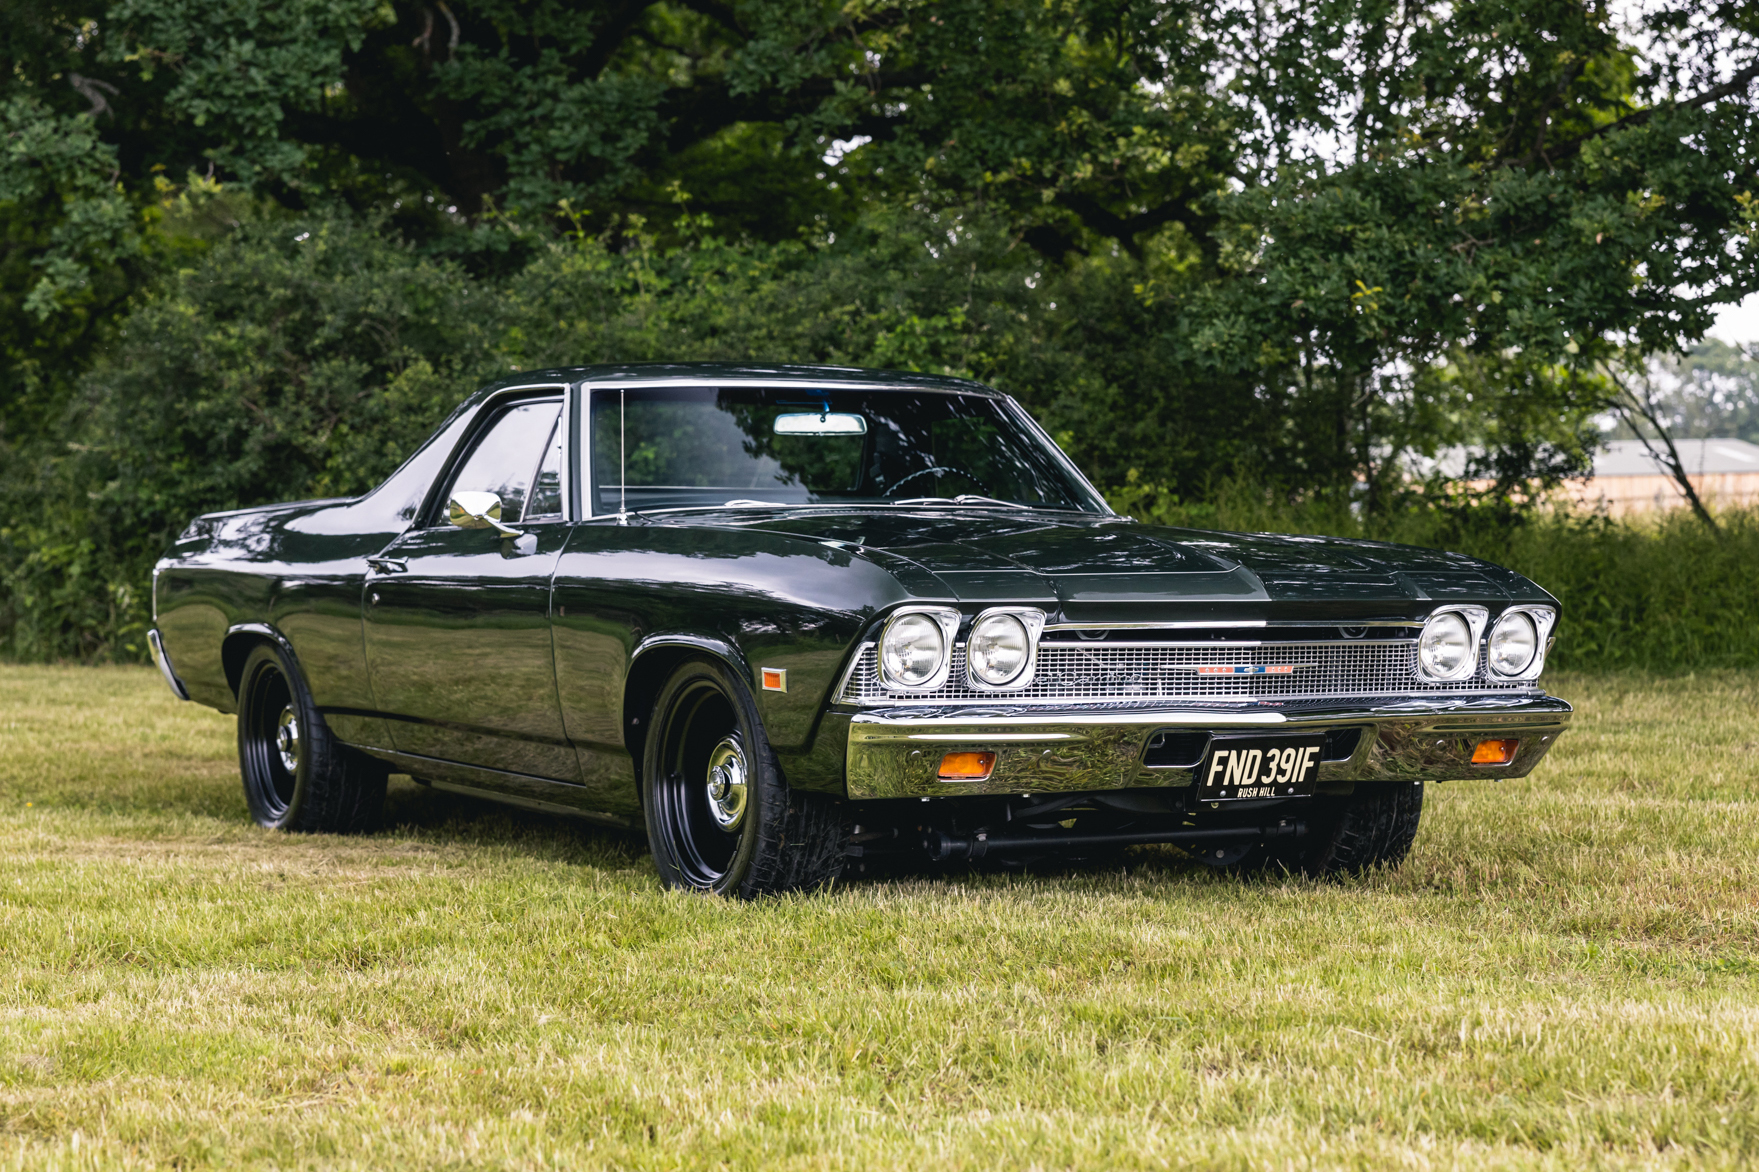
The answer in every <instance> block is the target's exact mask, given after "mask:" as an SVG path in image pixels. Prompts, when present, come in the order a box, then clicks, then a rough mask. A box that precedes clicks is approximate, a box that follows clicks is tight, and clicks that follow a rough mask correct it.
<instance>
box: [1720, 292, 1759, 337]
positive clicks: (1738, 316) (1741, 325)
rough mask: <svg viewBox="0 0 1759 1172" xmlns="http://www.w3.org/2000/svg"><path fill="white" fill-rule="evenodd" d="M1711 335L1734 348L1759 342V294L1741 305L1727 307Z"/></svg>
mask: <svg viewBox="0 0 1759 1172" xmlns="http://www.w3.org/2000/svg"><path fill="white" fill-rule="evenodd" d="M1710 334H1711V336H1712V337H1715V338H1721V339H1722V340H1723V341H1724V342H1727V343H1729V344H1730V345H1734V346H1741V345H1749V344H1751V343H1754V342H1759V293H1755V294H1753V295H1752V296H1751V297H1749V298H1747V299H1746V300H1745V301H1743V302H1741V303H1740V304H1739V305H1730V306H1727V307H1725V308H1724V309H1723V311H1722V312H1721V313H1719V314H1717V315H1716V324H1715V325H1714V326H1712V327H1710Z"/></svg>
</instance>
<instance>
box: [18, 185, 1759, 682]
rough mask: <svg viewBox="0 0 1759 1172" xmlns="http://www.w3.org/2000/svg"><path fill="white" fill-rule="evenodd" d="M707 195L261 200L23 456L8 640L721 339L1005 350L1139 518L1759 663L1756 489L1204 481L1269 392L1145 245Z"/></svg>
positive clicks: (134, 617)
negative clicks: (467, 202) (206, 538)
mask: <svg viewBox="0 0 1759 1172" xmlns="http://www.w3.org/2000/svg"><path fill="white" fill-rule="evenodd" d="M697 227H698V232H697V235H696V236H695V237H694V238H692V239H690V240H689V241H688V242H687V243H686V244H685V245H683V246H681V247H674V248H669V249H661V248H659V247H657V246H656V245H655V243H654V241H653V240H652V239H651V238H648V237H645V236H643V235H642V234H641V233H640V232H639V231H637V232H635V233H634V234H633V235H632V236H629V237H627V238H624V239H623V240H622V241H621V242H620V243H619V245H618V246H617V247H612V246H611V245H610V244H609V243H608V242H607V241H605V240H601V239H597V238H592V237H584V236H577V237H576V238H573V239H564V240H561V241H556V240H553V239H551V238H549V237H547V236H546V237H542V238H539V237H520V236H518V234H517V230H516V229H509V228H506V227H503V228H502V229H499V230H500V231H502V232H503V234H504V235H505V233H507V232H513V233H514V240H513V247H511V248H510V249H509V248H506V247H504V246H505V245H506V243H507V242H506V240H505V239H501V240H499V241H490V242H489V243H490V244H493V245H495V246H496V247H499V248H500V252H501V254H504V255H513V254H518V255H520V256H522V257H524V258H525V259H524V261H523V263H522V264H520V265H516V266H512V267H511V270H510V271H504V270H503V269H501V268H497V266H494V265H482V264H476V263H473V262H472V261H471V258H470V257H469V256H468V255H464V256H462V257H461V259H457V260H453V259H445V258H442V257H437V256H435V255H432V254H424V253H422V252H420V251H418V250H416V249H414V248H412V247H409V246H406V245H405V244H403V243H401V242H400V241H398V240H397V239H396V238H394V237H392V236H389V235H387V234H386V233H385V232H383V231H381V230H380V228H379V226H377V225H374V224H370V223H363V222H361V221H359V220H357V219H354V218H352V217H348V216H333V215H314V216H310V217H306V218H303V219H299V220H287V219H268V220H261V219H259V220H253V221H249V222H246V223H244V224H243V225H242V226H241V227H239V228H238V229H237V230H236V231H233V232H232V233H231V234H230V235H228V236H226V237H225V238H224V239H222V240H221V241H220V242H219V243H218V244H216V245H214V246H213V247H212V248H211V249H210V250H209V251H207V252H206V253H205V255H203V256H201V257H200V259H199V260H198V261H197V262H196V263H194V264H192V265H191V266H190V267H188V268H185V269H182V270H180V271H177V272H175V273H173V274H171V275H170V276H169V277H168V278H167V279H166V280H165V281H163V282H162V283H161V285H160V286H159V287H158V288H157V290H156V292H155V293H154V294H153V296H151V297H150V298H149V299H147V300H146V301H144V302H143V303H142V304H141V305H139V306H138V307H137V308H136V309H135V310H134V311H133V312H132V313H131V314H130V315H129V316H128V317H127V319H126V320H125V321H124V323H123V325H122V326H121V328H120V330H119V333H118V335H117V337H116V338H115V340H114V341H113V343H112V344H111V345H110V346H108V347H107V348H106V349H105V351H104V352H103V353H102V354H101V355H100V356H99V358H98V360H97V362H96V363H95V364H94V366H93V369H92V371H91V373H90V374H89V375H88V376H87V377H86V379H85V381H84V383H83V385H82V388H81V395H80V398H79V401H78V406H77V410H76V411H75V413H74V414H73V415H72V416H71V417H70V418H69V419H67V420H66V422H65V425H64V428H63V432H64V435H65V437H66V442H65V443H64V444H63V445H62V446H60V447H58V448H56V449H54V450H49V451H39V452H37V453H36V455H35V458H34V459H32V460H29V461H14V462H13V463H12V466H11V467H10V468H9V470H8V473H7V477H6V480H5V482H4V483H3V484H0V506H3V508H4V514H3V515H4V516H5V518H7V520H6V522H5V523H4V525H0V586H3V588H4V594H3V595H0V654H5V655H6V656H8V657H10V658H16V659H33V660H42V659H57V658H77V659H85V660H103V659H137V658H140V657H141V656H142V655H143V654H144V642H143V635H144V632H145V627H146V624H147V622H148V619H149V615H148V599H147V575H148V571H149V569H150V566H151V564H152V562H153V561H154V559H155V558H157V557H158V555H159V553H160V551H161V550H162V549H163V548H164V547H165V545H166V544H167V543H168V542H169V541H170V540H171V538H172V537H173V536H174V535H175V534H176V533H177V531H178V530H180V529H181V528H182V527H183V526H184V524H186V523H187V521H188V520H189V519H190V518H191V517H193V516H195V515H196V514H198V513H202V512H207V511H212V510H217V509H227V508H236V507H243V506H248V505H253V504H259V503H265V502H269V501H277V500H292V499H298V498H301V497H312V496H328V495H347V494H353V493H357V492H360V491H362V490H364V489H366V488H369V487H371V486H372V485H373V484H375V483H377V482H378V481H379V480H380V479H381V478H382V477H383V476H384V475H385V474H386V473H388V472H389V471H390V470H391V469H392V468H393V467H395V465H396V464H397V463H398V462H399V461H400V460H401V459H403V458H404V457H405V456H406V455H407V454H408V453H409V452H410V451H412V450H413V449H414V447H415V446H416V445H417V444H418V443H419V442H420V441H421V440H422V439H423V438H425V437H426V436H427V435H428V434H429V432H430V431H431V430H432V428H433V427H434V426H435V424H437V423H438V422H439V420H440V419H441V418H443V417H444V416H445V415H446V414H447V413H448V412H449V411H450V410H451V409H452V408H453V407H454V406H455V405H456V404H457V403H458V402H459V400H461V399H462V398H463V397H464V396H465V395H467V394H469V393H470V392H471V391H472V390H474V389H475V388H476V387H478V386H479V385H481V384H483V383H485V382H488V381H491V380H493V379H497V378H500V377H503V376H505V375H507V374H509V373H512V372H515V371H519V370H531V369H537V368H541V367H546V366H557V365H574V364H584V363H594V362H639V361H658V360H668V361H681V360H692V359H697V360H702V359H721V360H731V361H757V362H779V361H795V362H801V361H804V362H827V363H835V364H844V365H852V366H879V367H904V368H910V369H916V370H928V371H933V372H936V373H944V374H953V375H961V376H966V377H972V378H977V379H980V380H983V381H985V382H989V383H991V384H993V385H996V386H998V387H1000V388H1002V389H1004V390H1007V391H1009V392H1011V393H1012V394H1014V395H1016V396H1017V397H1019V398H1020V399H1021V401H1022V402H1024V403H1025V404H1026V405H1027V406H1028V407H1029V408H1031V409H1032V410H1033V411H1034V412H1035V413H1036V414H1037V415H1038V417H1039V418H1040V419H1041V420H1043V421H1044V422H1045V424H1046V426H1047V427H1048V428H1049V429H1050V430H1051V431H1052V433H1053V434H1055V435H1056V436H1057V437H1058V439H1059V442H1061V443H1063V445H1064V446H1065V448H1067V449H1068V450H1069V451H1070V453H1071V455H1072V456H1074V457H1075V459H1076V460H1077V462H1078V463H1080V464H1081V465H1082V466H1083V467H1084V468H1085V469H1086V470H1087V471H1088V473H1089V475H1090V476H1092V477H1093V478H1094V480H1095V481H1096V482H1097V483H1099V484H1101V485H1112V486H1114V487H1113V490H1112V493H1111V496H1112V500H1113V503H1114V505H1115V506H1116V507H1118V508H1119V509H1120V510H1121V511H1125V512H1132V513H1135V514H1137V515H1138V516H1142V517H1144V518H1145V519H1152V520H1156V521H1161V522H1165V523H1173V524H1187V525H1195V526H1207V527H1219V528H1231V529H1241V530H1269V531H1282V532H1311V533H1336V534H1343V535H1348V536H1352V537H1373V538H1379V539H1383V540H1393V541H1404V542H1410V543H1412V544H1417V545H1427V546H1435V547H1441V548H1449V549H1457V550H1461V551H1463V552H1466V553H1471V554H1475V555H1477V556H1482V557H1485V558H1488V559H1489V560H1492V561H1496V562H1499V563H1502V564H1504V565H1508V566H1510V567H1512V568H1514V569H1517V570H1520V571H1522V572H1524V573H1527V574H1529V575H1530V576H1532V577H1533V578H1535V579H1536V580H1537V581H1539V582H1540V583H1541V584H1542V585H1545V586H1546V587H1547V588H1548V589H1550V590H1552V591H1553V592H1554V593H1556V594H1557V595H1558V596H1559V597H1560V598H1562V599H1563V601H1564V604H1565V607H1566V616H1565V625H1564V627H1563V628H1562V637H1561V638H1560V640H1559V643H1558V652H1557V660H1556V662H1558V663H1559V664H1560V665H1567V666H1574V667H1623V666H1633V667H1646V668H1651V669H1659V670H1678V669H1685V668H1690V667H1695V666H1701V665H1710V664H1716V665H1728V666H1753V665H1759V635H1755V634H1754V624H1753V623H1752V621H1751V618H1752V613H1751V612H1752V609H1753V603H1752V602H1751V599H1750V595H1751V591H1750V589H1748V588H1747V586H1746V584H1747V583H1748V582H1750V581H1751V580H1752V571H1753V570H1754V569H1759V522H1755V521H1754V519H1753V518H1752V517H1751V516H1747V515H1737V516H1731V517H1728V518H1726V519H1725V522H1724V532H1723V534H1722V535H1721V536H1720V537H1713V536H1711V535H1710V534H1709V533H1707V532H1706V531H1705V530H1704V529H1703V528H1702V527H1701V526H1699V525H1698V524H1697V523H1696V522H1694V521H1693V520H1692V519H1691V518H1689V517H1686V516H1670V517H1667V518H1663V519H1661V520H1658V521H1654V522H1642V523H1633V524H1622V523H1617V522H1613V521H1610V520H1607V519H1605V518H1597V517H1580V516H1571V515H1568V514H1562V513H1557V514H1553V513H1548V512H1543V511H1541V512H1522V511H1519V510H1514V509H1510V508H1508V507H1506V506H1503V507H1486V506H1478V507H1465V506H1458V505H1454V504H1451V503H1448V504H1443V505H1441V506H1439V507H1437V506H1431V507H1421V506H1422V500H1421V498H1413V501H1412V504H1413V507H1407V508H1401V509H1397V510H1395V511H1392V512H1391V513H1389V514H1387V515H1384V516H1380V517H1376V518H1374V519H1372V520H1370V521H1364V520H1363V519H1361V518H1360V517H1358V516H1357V515H1356V513H1354V512H1353V511H1352V510H1351V508H1350V506H1349V502H1347V501H1343V500H1335V499H1327V498H1315V499H1305V500H1301V501H1300V503H1290V502H1291V500H1298V499H1300V498H1292V497H1291V496H1290V495H1289V493H1288V491H1287V489H1286V487H1284V488H1281V489H1279V490H1278V491H1275V492H1273V491H1271V490H1269V489H1266V488H1264V487H1262V486H1255V485H1254V484H1253V483H1252V482H1251V481H1249V480H1246V479H1231V480H1221V481H1219V482H1217V481H1212V480H1211V479H1209V475H1210V474H1209V471H1208V470H1209V469H1213V468H1217V467H1221V468H1226V467H1234V466H1242V465H1246V464H1247V460H1248V457H1249V456H1250V454H1251V452H1252V451H1254V450H1255V449H1254V447H1253V445H1254V443H1255V442H1256V440H1255V439H1254V437H1255V436H1257V435H1260V434H1262V433H1265V432H1266V431H1267V430H1270V428H1269V424H1270V422H1271V421H1269V420H1267V419H1266V418H1265V413H1266V412H1267V411H1269V410H1270V408H1269V407H1268V406H1266V404H1265V403H1262V402H1259V401H1256V400H1255V399H1254V397H1253V395H1252V393H1251V389H1250V388H1249V387H1246V386H1244V385H1241V386H1230V385H1227V384H1225V383H1215V382H1202V381H1199V380H1198V379H1197V378H1196V377H1195V376H1188V375H1184V374H1181V373H1180V371H1181V370H1182V369H1183V367H1182V366H1181V363H1180V362H1179V361H1178V360H1177V354H1178V352H1179V347H1180V345H1181V343H1180V341H1179V339H1178V337H1177V329H1178V324H1177V322H1172V323H1170V324H1169V323H1168V322H1166V321H1163V320H1160V319H1157V318H1156V317H1155V315H1154V314H1153V313H1152V312H1151V311H1150V308H1151V307H1150V306H1149V305H1148V303H1147V302H1146V301H1145V300H1144V298H1143V297H1142V296H1140V295H1139V289H1138V286H1137V279H1138V278H1139V277H1140V276H1141V274H1140V272H1138V271H1137V269H1136V268H1135V267H1134V262H1131V261H1130V260H1129V259H1128V258H1115V257H1114V258H1092V259H1090V260H1087V261H1083V262H1080V263H1076V264H1072V265H1071V266H1069V267H1068V268H1067V269H1065V270H1060V271H1056V272H1045V271H1043V268H1042V262H1040V261H1037V260H1035V259H1034V258H1033V257H1032V255H1031V254H1030V253H1027V252H1026V251H1024V250H1021V249H1017V248H1015V247H1014V244H1015V242H1014V241H1013V240H1012V239H1011V238H1010V237H1009V236H1008V235H1007V234H1006V233H1004V232H1001V231H999V230H995V229H993V228H991V227H986V226H985V224H984V223H983V222H982V221H981V220H975V221H973V220H966V221H961V222H960V224H959V225H958V231H957V232H950V231H948V230H947V229H946V228H945V226H944V225H942V226H937V225H936V224H935V223H934V222H932V221H930V220H915V221H910V222H898V223H881V222H875V223H873V224H870V225H868V226H867V228H865V229H864V230H863V231H862V232H860V233H854V234H846V235H845V236H844V238H842V239H840V240H838V241H837V242H836V243H835V244H816V245H815V244H806V243H782V244H749V243H741V244H733V243H728V242H726V241H723V240H719V239H716V238H715V237H713V236H712V235H708V234H706V233H705V232H703V231H702V230H701V225H698V226H697ZM930 229H933V232H932V233H931V232H930ZM931 244H932V245H933V249H934V251H931V250H930V248H929V247H928V245H931ZM937 253H938V255H937ZM473 272H474V273H478V274H482V273H487V274H488V275H473ZM496 274H499V275H496ZM1145 466H1146V469H1147V474H1146V476H1144V475H1143V474H1142V473H1140V472H1139V471H1138V469H1139V468H1143V467H1145ZM1192 501H1196V502H1197V503H1191V502H1192Z"/></svg>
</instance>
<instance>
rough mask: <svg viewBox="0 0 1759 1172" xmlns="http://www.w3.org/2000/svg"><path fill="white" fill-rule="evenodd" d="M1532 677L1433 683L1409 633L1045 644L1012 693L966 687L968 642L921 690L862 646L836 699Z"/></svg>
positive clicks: (1249, 693)
mask: <svg viewBox="0 0 1759 1172" xmlns="http://www.w3.org/2000/svg"><path fill="white" fill-rule="evenodd" d="M1537 686H1538V685H1537V684H1535V683H1534V682H1533V681H1531V680H1514V681H1511V680H1499V679H1493V678H1491V677H1490V676H1489V675H1488V674H1487V671H1486V669H1485V668H1484V666H1483V665H1482V664H1480V665H1479V669H1478V674H1477V675H1476V676H1475V677H1474V678H1472V679H1468V680H1460V681H1458V682H1455V683H1447V684H1438V683H1433V682H1431V681H1429V680H1427V679H1424V678H1423V677H1422V676H1421V675H1419V674H1418V672H1417V643H1416V641H1415V640H1412V639H1386V640H1377V639H1363V640H1356V641H1350V642H1336V641H1332V642H1325V643H1317V642H1316V643H1253V644H1245V643H1237V644H1228V643H1152V644H1150V643H1096V644H1094V645H1092V646H1082V645H1079V644H1068V643H1044V644H1040V645H1039V648H1038V670H1037V674H1036V675H1035V676H1034V677H1033V680H1032V683H1031V685H1029V686H1028V687H1026V688H1023V689H1022V690H1020V691H1018V692H989V691H982V690H979V689H977V688H973V687H972V686H971V685H970V683H969V682H967V681H966V678H965V645H964V644H963V643H961V644H958V645H957V646H956V647H955V648H954V649H953V667H952V671H951V672H950V673H949V675H948V677H947V682H946V683H945V684H944V685H942V686H941V687H939V688H936V689H934V690H932V691H926V692H900V691H893V690H892V689H890V688H888V687H886V686H885V685H884V684H882V683H881V682H880V676H879V658H878V653H877V651H876V650H875V647H874V645H873V644H872V643H868V644H866V645H864V646H863V647H862V648H861V651H860V653H859V654H858V655H857V656H856V659H855V664H854V667H853V668H852V669H851V670H850V672H849V675H848V677H847V678H846V679H845V680H844V682H843V687H842V688H841V690H840V691H839V692H838V694H837V699H838V700H840V701H842V702H843V703H846V704H860V705H865V706H875V705H885V704H1062V703H1089V702H1097V701H1132V700H1134V701H1180V700H1239V701H1249V700H1285V701H1286V700H1317V699H1324V698H1327V697H1333V696H1423V695H1436V694H1447V693H1461V692H1520V691H1531V690H1533V689H1535V688H1536V687H1537Z"/></svg>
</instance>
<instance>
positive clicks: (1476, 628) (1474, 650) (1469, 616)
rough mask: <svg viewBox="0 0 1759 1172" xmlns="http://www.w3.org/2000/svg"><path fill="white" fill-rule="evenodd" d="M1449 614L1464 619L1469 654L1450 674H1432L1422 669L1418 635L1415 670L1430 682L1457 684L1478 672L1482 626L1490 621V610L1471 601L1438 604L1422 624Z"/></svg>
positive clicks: (1426, 624) (1482, 634) (1425, 624)
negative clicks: (1444, 604)
mask: <svg viewBox="0 0 1759 1172" xmlns="http://www.w3.org/2000/svg"><path fill="white" fill-rule="evenodd" d="M1449 614H1457V615H1459V616H1460V617H1461V618H1463V619H1465V620H1466V631H1467V634H1468V636H1469V638H1468V640H1467V643H1466V646H1467V647H1469V648H1470V649H1471V654H1469V655H1467V657H1466V662H1465V663H1463V664H1461V665H1460V666H1459V667H1458V668H1456V669H1455V670H1454V671H1453V672H1451V673H1450V674H1448V675H1445V676H1432V675H1430V674H1429V673H1428V672H1426V671H1424V670H1423V655H1422V652H1421V644H1422V642H1423V636H1422V635H1418V636H1417V641H1418V644H1419V653H1418V656H1417V672H1418V674H1419V675H1421V676H1422V677H1423V678H1424V679H1426V680H1429V681H1431V682H1432V683H1437V684H1457V683H1459V682H1461V681H1462V680H1469V679H1472V678H1473V677H1474V676H1476V675H1477V674H1478V665H1479V662H1480V660H1481V658H1482V657H1481V656H1480V655H1479V652H1480V650H1481V649H1482V647H1483V644H1484V628H1485V627H1486V626H1487V625H1488V624H1489V622H1490V611H1489V610H1488V609H1487V608H1485V607H1482V606H1476V605H1474V604H1472V603H1465V602H1461V603H1450V604H1448V605H1447V606H1438V607H1436V608H1435V609H1434V610H1432V611H1430V612H1429V617H1428V618H1427V619H1424V620H1423V625H1424V627H1425V628H1427V627H1428V626H1429V624H1430V623H1433V622H1434V621H1435V620H1436V619H1438V618H1441V617H1442V616H1443V615H1449Z"/></svg>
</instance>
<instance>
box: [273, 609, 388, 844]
mask: <svg viewBox="0 0 1759 1172" xmlns="http://www.w3.org/2000/svg"><path fill="white" fill-rule="evenodd" d="M238 765H239V771H240V773H242V774H243V777H244V800H245V801H246V803H248V804H249V806H250V816H251V817H252V818H253V819H255V820H256V822H257V824H258V825H259V826H268V827H271V828H273V829H276V830H303V831H332V832H349V831H357V830H365V829H367V828H369V827H370V826H371V825H372V824H373V823H374V822H375V821H376V820H377V819H378V816H379V813H380V811H381V810H382V808H383V807H384V803H385V780H386V775H387V773H388V769H387V768H386V766H384V765H383V764H381V763H380V762H377V761H374V760H372V759H371V758H369V757H367V756H366V755H365V754H363V753H359V752H356V751H355V750H353V749H350V748H349V747H348V746H346V745H343V744H340V743H338V742H337V741H336V739H335V738H334V737H333V736H331V735H330V729H329V726H328V725H326V724H325V723H324V718H323V716H322V715H321V714H320V713H319V712H318V710H317V706H316V705H314V704H313V703H312V700H311V696H310V694H309V693H308V692H307V691H306V689H305V683H304V682H303V681H302V680H301V679H300V678H299V673H298V672H297V671H296V670H294V668H293V665H292V664H291V663H290V662H289V661H288V659H287V657H286V656H285V655H283V654H282V652H281V651H280V649H279V648H276V647H273V646H270V645H269V644H266V643H265V644H261V645H259V646H258V647H256V649H254V650H253V651H252V652H251V653H250V657H249V658H248V659H246V660H245V661H244V672H243V675H242V676H241V677H240V680H239V685H238Z"/></svg>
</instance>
